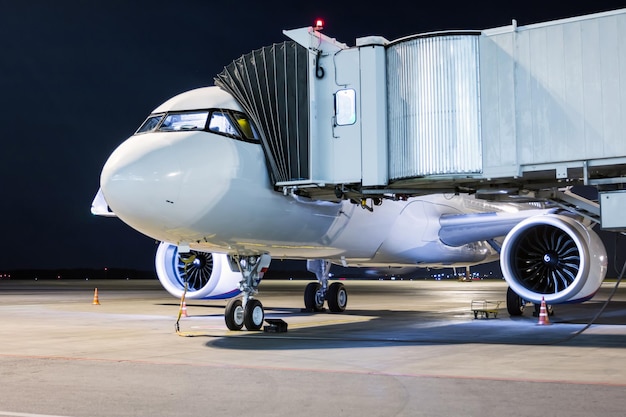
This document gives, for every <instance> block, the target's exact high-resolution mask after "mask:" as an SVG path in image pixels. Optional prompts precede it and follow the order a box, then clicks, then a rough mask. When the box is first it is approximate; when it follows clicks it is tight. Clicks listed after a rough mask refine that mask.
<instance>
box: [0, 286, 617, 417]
mask: <svg viewBox="0 0 626 417" xmlns="http://www.w3.org/2000/svg"><path fill="white" fill-rule="evenodd" d="M306 284H307V281H297V280H294V281H270V280H267V281H264V282H263V283H262V284H261V287H260V290H261V291H260V294H259V299H260V300H261V301H262V302H263V305H264V306H265V310H266V318H277V319H278V318H280V319H283V320H284V321H285V322H286V323H287V324H288V331H287V332H286V333H265V332H247V331H242V332H232V331H229V330H227V329H226V326H225V324H224V318H223V311H224V306H225V304H226V301H224V300H218V301H196V300H190V301H189V302H188V303H186V307H187V312H188V315H189V317H184V318H182V319H181V321H180V323H179V326H180V332H179V333H178V334H177V333H176V328H175V325H176V319H177V316H178V311H179V300H176V299H174V298H172V297H170V296H169V295H168V294H167V293H166V292H165V291H164V290H162V289H161V287H160V284H159V283H158V281H156V280H155V281H132V280H129V281H93V280H91V281H78V280H77V281H62V280H59V281H0V317H2V318H3V320H2V321H1V322H0V378H1V381H3V382H2V387H1V388H0V416H66V417H78V416H172V415H177V416H179V415H180V416H200V415H203V416H204V415H211V416H222V415H223V416H226V415H235V414H237V415H241V414H242V413H247V414H250V415H254V416H286V415H289V416H292V415H298V416H309V415H310V416H318V415H332V416H356V415H358V416H421V415H423V416H451V415H458V416H461V415H462V416H496V415H498V416H499V415H509V414H513V415H517V414H530V413H532V414H545V415H555V416H559V415H564V416H565V415H567V416H589V415H603V416H618V415H619V416H623V415H624V410H625V406H626V398H625V396H624V392H625V389H626V372H625V371H624V365H625V364H626V349H625V347H626V290H622V289H620V290H619V291H618V293H617V295H616V297H615V298H614V300H613V301H611V303H610V304H609V305H608V307H607V309H606V311H605V312H604V314H603V315H602V316H601V317H600V318H599V319H598V320H597V323H598V324H594V325H592V326H591V327H589V328H588V329H585V326H586V324H587V323H588V321H589V320H590V319H591V318H592V317H593V316H594V315H595V314H596V312H598V311H599V309H600V308H601V307H602V305H603V302H604V300H605V299H606V298H607V297H608V295H609V294H610V292H611V290H612V288H613V286H614V283H610V282H607V283H605V284H604V285H603V287H602V289H601V291H600V292H599V294H598V295H597V296H596V297H595V298H594V299H593V300H591V301H590V302H587V303H585V304H582V305H566V306H557V307H556V314H555V315H554V316H552V317H550V320H551V323H552V324H551V325H548V326H539V325H538V324H537V321H538V319H537V318H536V317H533V316H532V315H531V314H530V311H528V312H526V313H525V315H524V316H523V317H520V318H510V317H509V316H508V314H507V313H506V308H505V305H504V303H502V304H501V309H500V312H499V314H498V316H497V318H488V319H485V318H482V319H481V318H479V319H474V314H473V312H472V311H471V309H470V303H471V301H472V300H494V301H499V300H504V299H505V295H506V285H505V284H504V282H503V281H499V280H489V281H474V282H450V281H356V280H355V281H346V282H345V285H346V288H347V289H348V294H349V300H348V310H347V311H346V312H345V313H342V314H331V313H328V312H325V313H307V312H303V311H302V310H301V307H302V306H303V292H304V287H305V285H306ZM95 288H98V299H99V302H100V305H93V304H92V302H93V296H94V289H95ZM582 330H584V331H583V332H582V333H581V334H577V332H579V331H582Z"/></svg>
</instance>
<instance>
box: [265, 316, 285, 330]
mask: <svg viewBox="0 0 626 417" xmlns="http://www.w3.org/2000/svg"><path fill="white" fill-rule="evenodd" d="M265 321H266V322H267V323H268V325H267V326H263V331H264V332H265V333H285V332H287V322H286V321H284V320H283V319H265Z"/></svg>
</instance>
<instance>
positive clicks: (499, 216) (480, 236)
mask: <svg viewBox="0 0 626 417" xmlns="http://www.w3.org/2000/svg"><path fill="white" fill-rule="evenodd" d="M553 212H554V209H549V210H546V209H532V210H522V211H518V212H515V213H507V212H492V213H471V214H453V215H445V216H442V217H440V218H439V224H440V226H441V229H439V239H441V241H442V242H443V243H445V244H446V245H448V246H462V245H465V244H468V243H472V242H478V241H483V240H490V239H494V238H497V237H502V236H506V234H507V233H508V232H509V231H510V230H511V229H512V228H513V227H515V225H516V224H518V223H519V222H521V221H522V220H524V219H526V218H528V217H533V216H540V215H543V214H548V213H553Z"/></svg>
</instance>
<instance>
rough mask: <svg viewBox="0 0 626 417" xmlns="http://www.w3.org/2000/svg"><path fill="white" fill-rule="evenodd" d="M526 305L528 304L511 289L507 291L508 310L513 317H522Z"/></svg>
mask: <svg viewBox="0 0 626 417" xmlns="http://www.w3.org/2000/svg"><path fill="white" fill-rule="evenodd" d="M525 305H526V302H525V301H524V300H523V299H522V297H520V296H519V295H517V294H516V293H515V292H514V291H513V290H512V289H511V287H509V288H508V289H507V290H506V309H507V311H508V312H509V315H510V316H511V317H518V316H521V315H522V314H523V313H524V306H525Z"/></svg>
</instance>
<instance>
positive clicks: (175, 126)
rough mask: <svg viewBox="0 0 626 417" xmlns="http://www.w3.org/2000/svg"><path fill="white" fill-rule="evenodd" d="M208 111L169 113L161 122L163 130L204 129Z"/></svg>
mask: <svg viewBox="0 0 626 417" xmlns="http://www.w3.org/2000/svg"><path fill="white" fill-rule="evenodd" d="M208 116H209V112H208V111H194V112H188V113H171V114H168V115H167V117H166V118H165V120H163V123H162V124H161V128H160V129H159V130H161V131H177V130H204V127H205V126H206V120H207V117H208Z"/></svg>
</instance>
